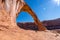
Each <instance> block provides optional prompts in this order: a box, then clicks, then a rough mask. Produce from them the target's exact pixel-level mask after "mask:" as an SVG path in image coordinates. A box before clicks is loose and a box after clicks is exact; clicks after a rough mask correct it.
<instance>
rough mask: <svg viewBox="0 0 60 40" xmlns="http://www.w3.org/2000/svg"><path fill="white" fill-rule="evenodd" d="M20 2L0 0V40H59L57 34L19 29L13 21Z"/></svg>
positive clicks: (18, 0)
mask: <svg viewBox="0 0 60 40" xmlns="http://www.w3.org/2000/svg"><path fill="white" fill-rule="evenodd" d="M21 2H22V0H0V40H60V34H59V33H52V32H50V31H41V32H40V31H37V32H35V31H30V30H23V29H20V28H19V27H18V26H17V24H16V21H15V20H16V13H19V12H20V10H19V9H21V8H22V6H23V5H20V3H21ZM23 2H24V1H23ZM19 5H20V8H19ZM35 20H36V19H35ZM38 22H39V21H38ZM38 24H39V23H38ZM39 26H41V25H39ZM43 29H44V30H45V28H43ZM48 36H49V37H48Z"/></svg>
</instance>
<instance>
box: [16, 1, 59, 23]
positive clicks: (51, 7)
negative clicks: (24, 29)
mask: <svg viewBox="0 0 60 40" xmlns="http://www.w3.org/2000/svg"><path fill="white" fill-rule="evenodd" d="M25 2H26V3H27V4H28V5H29V6H30V7H31V9H32V10H33V11H34V12H35V14H36V15H37V17H38V18H39V20H40V21H44V20H53V19H57V18H60V0H25ZM16 21H17V22H34V20H33V18H32V17H31V15H29V14H28V13H27V12H21V13H20V14H19V15H18V17H17V19H16Z"/></svg>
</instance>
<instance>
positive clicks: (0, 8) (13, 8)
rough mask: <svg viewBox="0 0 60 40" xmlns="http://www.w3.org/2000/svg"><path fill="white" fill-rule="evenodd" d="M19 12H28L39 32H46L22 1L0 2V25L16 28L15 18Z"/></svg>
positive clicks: (8, 0)
mask: <svg viewBox="0 0 60 40" xmlns="http://www.w3.org/2000/svg"><path fill="white" fill-rule="evenodd" d="M21 11H25V12H28V13H29V14H30V15H31V16H32V17H33V19H34V21H35V23H36V25H38V29H39V30H46V28H45V27H44V26H43V25H42V23H41V22H40V21H39V20H38V18H37V16H36V15H35V13H34V12H33V11H32V10H31V8H30V7H29V6H28V5H27V4H26V3H25V2H24V1H23V0H1V1H0V14H1V15H0V22H1V23H0V25H5V26H9V27H8V28H18V26H17V24H16V17H17V15H18V14H19V12H21Z"/></svg>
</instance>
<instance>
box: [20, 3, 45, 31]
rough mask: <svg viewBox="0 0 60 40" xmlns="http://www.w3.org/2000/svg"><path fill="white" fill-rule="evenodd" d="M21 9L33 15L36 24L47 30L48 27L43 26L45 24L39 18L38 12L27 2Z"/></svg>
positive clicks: (39, 28)
mask: <svg viewBox="0 0 60 40" xmlns="http://www.w3.org/2000/svg"><path fill="white" fill-rule="evenodd" d="M21 11H24V12H28V13H29V14H30V15H31V16H32V17H33V19H34V22H35V24H36V25H37V26H38V30H46V27H45V26H43V24H42V23H41V22H40V20H39V19H38V18H37V16H36V14H35V13H34V12H33V11H32V10H31V8H30V7H29V6H28V5H27V4H25V5H24V6H23V7H22V9H21Z"/></svg>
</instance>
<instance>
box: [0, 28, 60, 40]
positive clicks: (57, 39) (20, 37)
mask: <svg viewBox="0 0 60 40" xmlns="http://www.w3.org/2000/svg"><path fill="white" fill-rule="evenodd" d="M0 29H1V28H0ZM0 40H60V33H57V32H55V31H48V30H46V31H33V30H23V29H20V30H19V31H18V30H8V29H4V30H0Z"/></svg>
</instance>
